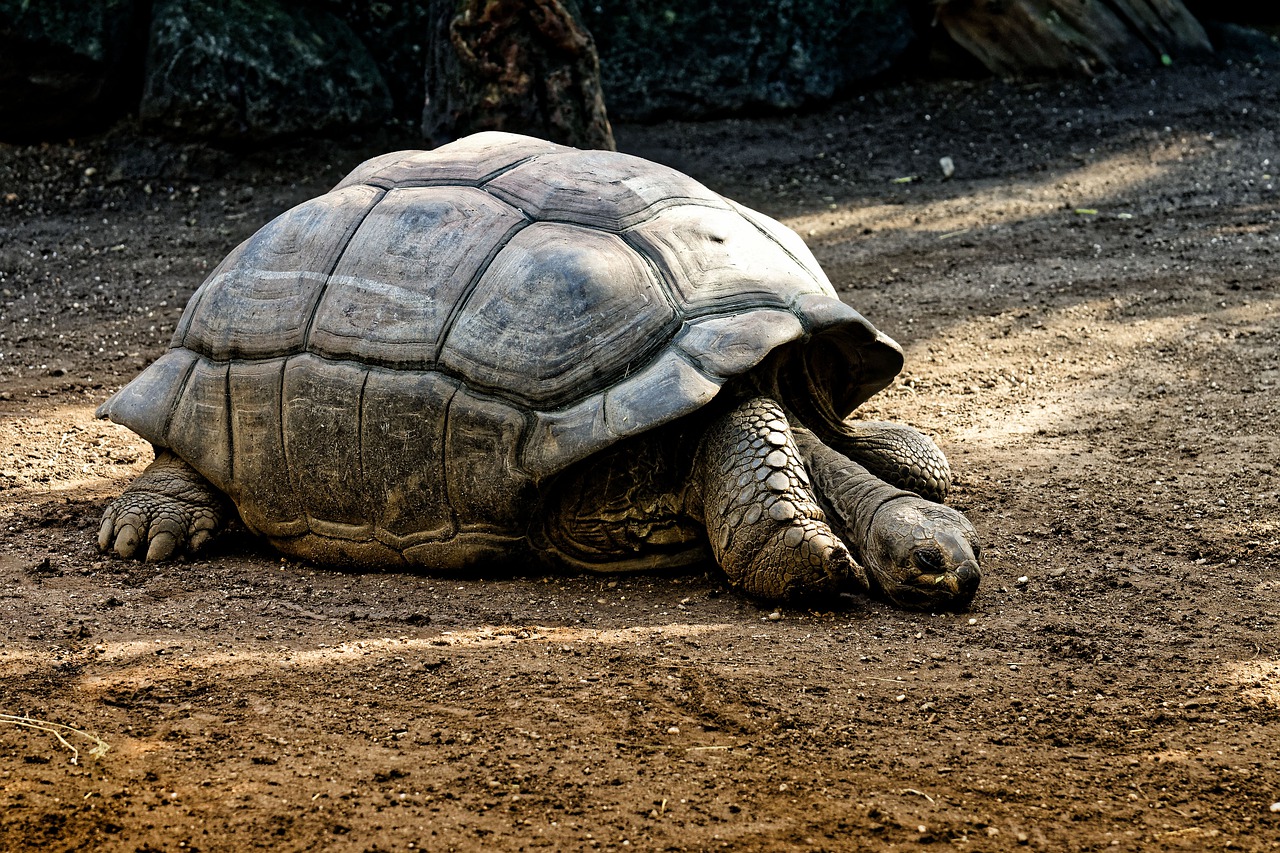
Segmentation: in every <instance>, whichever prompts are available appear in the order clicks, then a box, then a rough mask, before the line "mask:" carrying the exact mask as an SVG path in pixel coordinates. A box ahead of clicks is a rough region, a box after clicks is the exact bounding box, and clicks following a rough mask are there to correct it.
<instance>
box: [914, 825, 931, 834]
mask: <svg viewBox="0 0 1280 853" xmlns="http://www.w3.org/2000/svg"><path fill="white" fill-rule="evenodd" d="M928 831H929V827H927V826H925V825H924V824H923V823H922V824H920V825H919V826H917V827H916V832H918V833H920V834H921V835H924V834H925V833H926V832H928Z"/></svg>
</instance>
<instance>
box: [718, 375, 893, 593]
mask: <svg viewBox="0 0 1280 853" xmlns="http://www.w3.org/2000/svg"><path fill="white" fill-rule="evenodd" d="M694 478H695V486H700V490H701V498H702V515H703V519H704V522H705V524H706V527H707V534H708V536H709V537H710V540H711V550H712V552H713V553H714V555H715V558H716V561H717V562H719V564H720V567H721V568H722V569H723V570H724V572H725V574H726V575H727V576H728V578H729V582H730V583H731V584H732V585H733V586H736V587H738V588H740V589H742V590H743V591H744V592H746V593H748V594H750V595H755V596H759V597H760V598H768V599H796V598H805V597H810V596H814V595H823V594H831V593H834V592H836V591H838V590H839V589H840V588H842V587H846V586H848V585H849V584H850V582H851V581H852V582H854V583H855V584H857V585H858V586H860V587H861V588H863V589H866V588H867V578H866V573H865V572H864V571H863V569H862V567H861V566H859V565H858V564H857V563H856V562H855V561H854V559H853V557H852V556H850V554H849V551H848V549H847V548H846V547H845V545H844V543H843V542H841V541H840V539H839V537H837V536H836V535H835V533H833V532H832V530H831V528H830V527H829V526H828V525H827V522H826V519H825V516H824V515H823V512H822V509H821V508H820V507H819V506H818V502H817V500H816V498H815V496H814V493H813V489H812V487H811V486H810V484H809V475H808V472H807V471H806V470H805V466H804V462H803V461H801V458H800V453H799V451H798V450H797V448H796V444H795V440H794V439H793V438H792V435H791V429H790V426H789V424H788V423H787V417H786V414H785V413H784V412H783V410H782V407H781V406H780V405H778V403H777V402H776V401H774V400H771V399H769V398H767V397H758V398H756V399H753V400H748V401H746V402H744V403H742V404H741V405H739V406H738V407H737V408H735V409H734V410H733V411H731V412H729V413H728V414H726V415H724V416H722V417H721V418H720V419H719V420H717V421H715V422H714V423H713V424H712V425H711V427H710V428H709V429H708V430H707V433H706V435H705V437H704V438H703V443H702V447H701V448H700V450H699V454H698V462H697V465H696V466H695V470H694Z"/></svg>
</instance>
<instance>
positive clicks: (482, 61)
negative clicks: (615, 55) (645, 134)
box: [422, 0, 617, 151]
mask: <svg viewBox="0 0 1280 853" xmlns="http://www.w3.org/2000/svg"><path fill="white" fill-rule="evenodd" d="M572 3H573V0H435V2H433V3H432V4H431V7H432V9H431V13H432V14H431V22H432V27H433V37H432V38H431V39H430V41H429V43H428V47H427V50H428V57H427V72H426V78H427V79H426V90H427V97H426V105H425V108H424V110H423V115H422V132H423V133H424V134H425V135H426V137H427V139H428V140H430V141H431V142H432V143H434V144H441V143H443V142H448V141H449V140H451V139H457V138H458V137H460V136H465V135H466V134H468V133H474V132H476V131H480V130H505V131H509V132H512V133H527V134H530V135H532V136H538V137H541V138H543V139H549V140H551V141H552V142H559V143H562V144H565V145H574V146H577V147H579V148H603V149H606V150H610V151H612V150H615V149H616V147H617V146H616V145H615V144H614V141H613V129H612V128H611V127H610V126H609V118H608V116H607V115H606V113H605V107H604V96H603V94H602V93H601V90H600V59H599V57H598V56H597V54H596V48H595V42H594V41H593V40H592V38H591V33H589V32H588V31H587V29H586V27H585V26H583V24H582V19H581V16H580V15H579V14H578V11H577V9H576V8H575V7H574V6H573V5H572Z"/></svg>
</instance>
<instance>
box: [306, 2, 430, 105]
mask: <svg viewBox="0 0 1280 853" xmlns="http://www.w3.org/2000/svg"><path fill="white" fill-rule="evenodd" d="M312 2H317V0H312ZM429 5H430V4H429V3H428V2H426V0H422V2H419V0H325V2H324V4H323V7H324V8H325V9H327V10H328V11H329V12H331V13H332V14H333V15H335V16H336V17H338V18H340V19H341V20H342V22H343V23H345V24H346V25H347V26H348V27H350V28H351V31H352V32H353V33H355V35H356V38H358V39H360V42H361V43H362V44H363V45H364V46H365V49H366V50H368V51H369V55H370V56H371V57H372V58H373V61H374V63H375V64H376V65H377V66H378V71H379V72H381V74H382V79H383V80H384V81H386V84H387V89H388V90H389V91H390V93H391V102H392V112H393V114H394V115H395V116H396V118H398V119H405V120H411V121H412V122H413V123H414V124H417V123H418V122H419V121H421V120H422V104H423V101H424V99H425V97H426V90H425V88H424V83H423V76H424V73H425V69H426V63H427V42H428V40H429V39H430V37H431V31H430V29H431V28H430V21H431V16H430V9H429V8H428V7H429Z"/></svg>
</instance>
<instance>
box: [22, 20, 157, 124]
mask: <svg viewBox="0 0 1280 853" xmlns="http://www.w3.org/2000/svg"><path fill="white" fill-rule="evenodd" d="M138 7H139V4H138V3H136V2H134V0H41V2H29V0H27V2H24V0H0V139H8V140H23V139H39V138H49V137H50V136H55V135H59V134H68V133H78V132H81V131H84V130H88V129H92V128H94V127H95V126H97V125H98V124H100V123H104V122H107V121H110V120H111V119H113V118H116V117H118V116H119V115H121V114H123V113H125V112H127V111H128V110H130V109H132V107H133V105H134V104H135V103H136V97H135V96H134V95H133V92H134V91H136V89H133V90H132V91H131V89H130V87H131V84H132V85H134V86H136V82H137V77H138V75H139V74H140V72H141V67H142V63H141V61H140V60H139V59H138V58H139V57H140V55H141V51H140V50H139V49H138V47H139V46H138V44H137V43H136V42H139V41H141V34H142V32H143V31H144V30H143V27H144V25H145V24H144V22H143V21H142V16H141V14H140V13H139V8H138Z"/></svg>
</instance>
